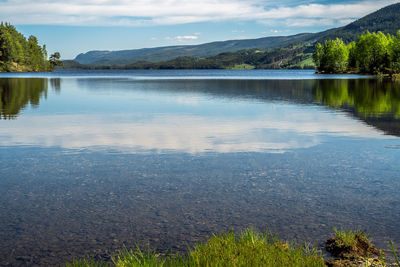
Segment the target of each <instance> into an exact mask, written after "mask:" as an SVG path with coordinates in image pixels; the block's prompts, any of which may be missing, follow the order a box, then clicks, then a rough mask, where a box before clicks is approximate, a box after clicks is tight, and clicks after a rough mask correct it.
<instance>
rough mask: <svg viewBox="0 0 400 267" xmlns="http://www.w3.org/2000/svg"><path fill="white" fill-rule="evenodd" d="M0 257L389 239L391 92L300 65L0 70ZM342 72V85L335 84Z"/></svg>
mask: <svg viewBox="0 0 400 267" xmlns="http://www.w3.org/2000/svg"><path fill="white" fill-rule="evenodd" d="M0 77H1V78H0V105H1V106H0V116H1V118H2V120H0V240H1V241H0V264H1V265H7V264H11V265H25V264H40V265H49V264H57V263H64V262H66V261H71V260H72V259H74V258H81V257H84V256H88V255H91V256H94V257H96V258H98V259H107V258H108V257H109V255H110V253H111V252H112V251H114V250H117V249H120V248H122V247H123V246H124V245H125V246H127V247H132V246H134V245H135V244H140V245H142V246H147V245H149V246H150V247H151V248H155V249H157V250H159V251H167V250H169V249H172V250H173V251H184V250H185V249H186V248H187V247H188V246H190V245H193V244H194V243H196V242H199V241H203V240H205V238H206V237H207V236H208V235H210V234H212V233H215V232H222V231H226V230H228V229H237V230H240V229H243V228H245V227H249V226H254V227H255V228H257V229H260V230H265V229H270V230H272V231H275V232H277V234H278V236H279V237H280V238H283V239H291V240H296V241H297V242H304V241H308V242H311V243H313V244H315V245H319V244H321V243H322V242H323V241H324V240H326V239H327V238H328V237H329V235H330V234H331V233H332V229H333V227H338V228H340V227H343V228H351V229H354V228H360V229H366V230H367V231H368V232H369V233H370V234H371V236H372V238H373V240H374V241H375V243H376V244H377V245H378V246H380V247H382V248H385V249H387V248H388V241H389V240H390V239H392V240H393V241H394V242H395V243H397V244H399V243H400V232H399V231H398V229H399V226H400V210H399V207H400V196H399V194H398V192H399V189H400V179H399V171H400V164H399V163H400V138H399V136H400V119H399V118H400V85H399V84H398V83H397V84H395V83H391V82H385V81H377V80H374V79H371V78H369V77H363V76H352V75H349V76H345V77H342V76H318V75H315V74H313V72H311V71H209V70H207V71H122V72H117V71H109V72H108V71H85V72H74V71H69V72H55V73H50V74H46V73H39V74H2V75H1V76H0ZM339 78H340V79H339Z"/></svg>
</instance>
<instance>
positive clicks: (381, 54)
mask: <svg viewBox="0 0 400 267" xmlns="http://www.w3.org/2000/svg"><path fill="white" fill-rule="evenodd" d="M388 49H389V39H388V36H386V35H384V34H383V33H382V32H378V33H370V32H368V31H367V32H366V33H365V34H362V35H360V36H359V37H358V40H357V45H356V48H355V50H356V51H355V54H356V62H357V63H356V64H357V67H358V69H359V70H360V71H361V72H365V73H378V72H385V69H386V68H388V67H390V57H389V50H388Z"/></svg>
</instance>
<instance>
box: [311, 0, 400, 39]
mask: <svg viewBox="0 0 400 267" xmlns="http://www.w3.org/2000/svg"><path fill="white" fill-rule="evenodd" d="M399 29H400V3H398V4H393V5H390V6H387V7H384V8H382V9H380V10H378V11H376V12H374V13H371V14H369V15H367V16H365V17H363V18H361V19H359V20H356V21H354V22H352V23H350V24H348V25H347V26H344V27H341V28H338V29H336V30H335V31H332V32H330V33H329V34H326V35H325V36H322V37H321V38H320V39H319V41H320V42H321V41H325V40H333V39H336V38H341V39H342V40H343V41H344V42H346V43H348V42H351V41H356V39H357V37H358V36H360V35H361V34H362V33H364V32H365V31H367V30H368V31H369V32H379V31H380V32H383V33H389V34H392V35H395V34H396V33H397V31H398V30H399Z"/></svg>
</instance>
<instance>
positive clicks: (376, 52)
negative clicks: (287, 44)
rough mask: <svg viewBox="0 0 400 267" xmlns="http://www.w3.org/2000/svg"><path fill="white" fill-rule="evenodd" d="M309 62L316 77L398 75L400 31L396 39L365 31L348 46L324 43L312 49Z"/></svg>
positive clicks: (341, 42) (329, 42)
mask: <svg viewBox="0 0 400 267" xmlns="http://www.w3.org/2000/svg"><path fill="white" fill-rule="evenodd" d="M313 60H314V63H315V65H316V68H317V71H318V72H320V73H367V74H389V75H393V74H399V73H400V31H398V32H397V36H396V35H391V34H386V35H385V34H383V33H382V32H377V33H370V32H368V31H367V32H365V33H364V34H361V35H360V36H359V37H358V38H357V41H356V42H350V43H348V44H345V43H344V42H343V40H342V39H339V38H336V39H335V40H327V41H325V43H324V44H321V43H318V44H317V45H316V47H315V51H314V53H313Z"/></svg>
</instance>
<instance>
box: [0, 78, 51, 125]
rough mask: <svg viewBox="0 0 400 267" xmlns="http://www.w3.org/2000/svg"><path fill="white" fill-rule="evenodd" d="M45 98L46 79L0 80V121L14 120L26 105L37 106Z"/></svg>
mask: <svg viewBox="0 0 400 267" xmlns="http://www.w3.org/2000/svg"><path fill="white" fill-rule="evenodd" d="M43 95H44V96H45V97H47V79H38V78H29V79H28V78H27V79H21V78H2V79H0V119H14V118H16V117H17V116H18V114H19V112H20V111H21V109H23V108H24V107H25V106H26V105H27V104H28V103H30V104H31V105H32V106H38V105H39V100H40V98H41V97H42V96H43Z"/></svg>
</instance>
